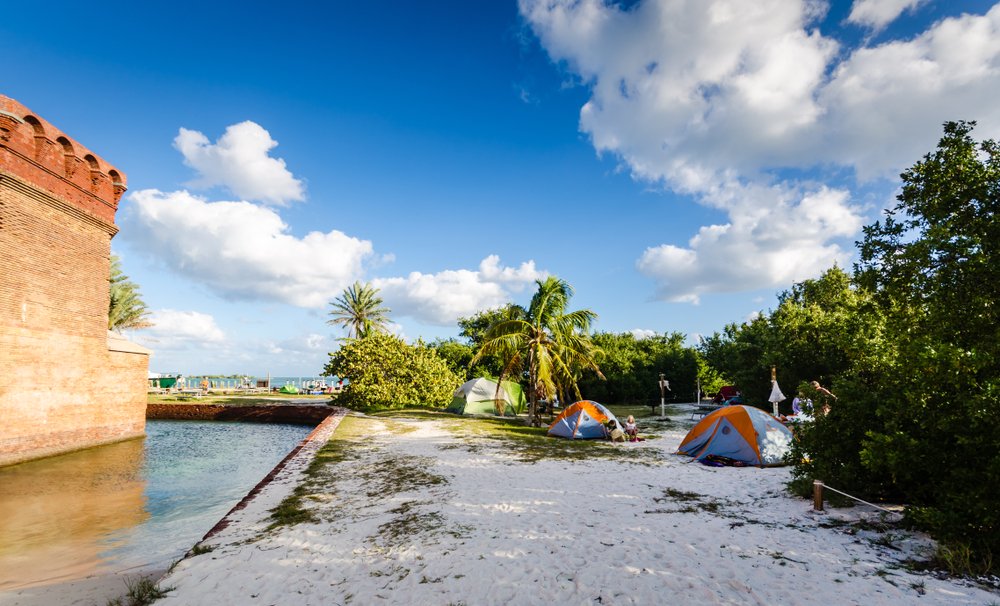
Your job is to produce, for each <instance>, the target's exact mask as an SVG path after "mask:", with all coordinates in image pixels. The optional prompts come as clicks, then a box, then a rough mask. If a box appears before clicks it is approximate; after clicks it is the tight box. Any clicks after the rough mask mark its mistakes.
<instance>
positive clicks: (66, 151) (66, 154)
mask: <svg viewBox="0 0 1000 606" xmlns="http://www.w3.org/2000/svg"><path fill="white" fill-rule="evenodd" d="M56 143H58V144H59V145H61V146H62V150H63V171H64V172H65V173H66V177H67V178H70V179H72V178H73V174H74V173H75V172H76V151H74V150H73V144H72V143H70V141H69V139H67V138H66V137H59V138H58V139H56Z"/></svg>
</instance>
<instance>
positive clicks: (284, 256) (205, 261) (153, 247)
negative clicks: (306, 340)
mask: <svg viewBox="0 0 1000 606" xmlns="http://www.w3.org/2000/svg"><path fill="white" fill-rule="evenodd" d="M128 201H129V207H128V210H127V212H126V218H125V221H124V222H125V223H126V224H127V225H128V229H123V230H122V235H123V236H124V237H126V238H127V239H128V240H129V242H130V243H131V244H132V246H134V247H135V248H137V249H138V250H140V251H142V252H144V253H146V254H148V255H150V256H152V257H153V258H154V259H156V260H157V261H158V262H160V263H162V264H164V265H165V266H167V267H168V268H170V269H172V270H174V271H175V272H177V273H179V274H182V275H183V276H185V277H186V278H188V279H190V280H193V281H195V282H198V283H200V284H203V285H205V286H206V287H207V288H209V289H210V290H211V291H212V292H214V293H216V294H217V295H219V296H221V297H223V298H226V299H231V300H251V301H254V300H256V301H274V302H280V303H287V304H290V305H297V306H300V307H313V308H320V307H323V306H325V305H326V303H327V301H329V300H331V299H332V298H334V297H336V296H338V295H339V294H340V293H341V292H342V291H343V290H344V288H346V287H347V286H348V285H350V284H351V283H353V282H354V281H355V280H358V279H360V278H361V276H362V275H363V274H364V267H363V263H364V261H365V260H366V259H368V258H369V257H372V256H373V251H372V244H371V242H370V241H368V240H359V239H357V238H352V237H350V236H347V235H345V234H344V233H342V232H340V231H337V230H332V231H329V232H326V233H324V232H320V231H314V232H310V233H308V234H306V235H305V236H304V237H301V238H298V237H295V236H292V235H290V234H288V233H287V232H288V231H289V227H288V225H287V224H285V222H284V221H282V220H281V217H280V216H279V215H278V214H277V213H276V212H274V211H273V210H271V209H269V208H266V207H263V206H259V205H256V204H252V203H250V202H208V201H206V200H204V199H203V198H200V197H197V196H194V195H191V194H190V193H188V192H186V191H176V192H170V193H164V192H161V191H158V190H155V189H146V190H141V191H138V192H136V193H134V194H132V195H130V196H129V197H128Z"/></svg>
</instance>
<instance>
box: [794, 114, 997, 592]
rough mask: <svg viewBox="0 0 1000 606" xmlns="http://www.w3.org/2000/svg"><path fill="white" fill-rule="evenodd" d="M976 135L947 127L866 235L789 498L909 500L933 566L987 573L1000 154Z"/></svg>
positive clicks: (993, 488)
mask: <svg viewBox="0 0 1000 606" xmlns="http://www.w3.org/2000/svg"><path fill="white" fill-rule="evenodd" d="M972 126H973V124H971V123H963V122H959V123H948V124H946V125H945V135H944V137H943V138H942V139H941V142H940V143H939V144H938V149H937V151H936V152H935V153H933V154H928V155H926V156H925V157H924V159H923V160H922V161H920V162H918V163H917V164H916V165H914V166H913V167H912V168H911V169H909V170H907V171H906V172H905V173H903V175H902V179H903V189H902V193H901V194H900V195H899V196H898V198H897V199H898V201H899V203H898V204H897V205H896V207H895V208H894V209H893V210H892V211H890V212H889V213H888V217H887V218H886V219H885V221H884V222H882V221H880V222H877V223H875V224H873V225H870V226H868V227H866V228H865V239H864V242H862V243H860V249H861V261H860V263H859V264H858V266H857V267H856V278H855V279H856V282H857V283H858V284H859V285H860V288H858V289H857V291H858V292H859V293H871V294H870V295H868V299H867V301H865V302H864V304H862V305H859V306H857V307H856V309H855V310H854V311H853V312H852V313H853V314H854V317H853V318H848V320H847V321H846V322H845V323H844V330H846V331H850V332H852V333H854V334H851V335H850V336H849V337H848V338H840V339H838V340H839V341H841V342H846V343H848V344H852V346H851V347H848V348H846V349H845V353H846V354H847V359H846V362H844V361H842V362H841V364H842V367H841V370H839V371H837V372H834V373H833V374H832V375H831V376H833V377H834V378H833V386H834V392H835V393H837V395H838V396H839V400H837V402H836V403H835V404H834V405H833V406H832V409H831V412H830V414H829V415H827V416H821V417H819V418H817V420H816V421H815V423H811V424H807V425H806V426H804V427H802V428H801V429H800V433H801V438H802V439H801V441H800V442H799V443H798V445H797V446H796V451H795V453H794V456H795V457H796V458H801V457H808V458H809V460H808V461H807V462H804V463H802V464H800V465H799V466H797V467H796V469H795V470H794V472H793V474H794V476H795V477H796V480H795V481H794V482H793V483H792V488H793V489H798V490H800V491H803V492H805V491H806V490H807V485H808V484H811V480H812V478H820V479H823V480H824V481H826V482H827V483H828V484H830V485H831V486H834V487H836V488H839V489H841V490H846V491H847V492H851V493H852V494H856V495H858V496H860V497H862V498H864V497H868V498H869V499H870V498H877V497H884V498H891V499H896V500H899V501H902V502H905V503H907V504H908V505H909V507H908V509H907V514H908V516H909V519H910V522H911V523H915V524H916V525H918V526H919V527H921V528H923V529H924V530H927V531H929V532H930V533H931V534H932V535H933V536H934V537H935V538H937V539H938V540H939V541H941V543H940V545H941V547H940V550H939V553H938V555H937V561H938V562H939V564H941V565H943V566H946V567H948V568H949V569H950V570H953V571H954V572H961V573H986V572H990V571H991V569H994V566H995V565H994V564H993V561H994V558H993V554H994V553H996V552H997V550H998V548H1000V423H998V421H1000V317H998V316H1000V309H998V307H997V305H996V301H997V295H998V294H1000V293H998V289H1000V220H998V219H997V210H998V207H1000V148H998V146H997V144H996V143H994V142H993V141H985V142H983V143H979V144H977V143H976V142H975V141H974V140H973V139H972V138H971V137H970V135H969V133H970V132H971V130H972ZM848 315H850V314H848ZM817 351H822V348H817ZM824 355H825V356H826V358H830V357H831V356H830V355H829V353H827V354H824ZM831 368H832V369H833V370H835V371H836V367H835V366H831Z"/></svg>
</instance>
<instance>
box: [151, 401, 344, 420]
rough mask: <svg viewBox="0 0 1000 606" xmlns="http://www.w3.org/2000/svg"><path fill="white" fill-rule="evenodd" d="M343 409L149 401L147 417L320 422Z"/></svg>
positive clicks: (283, 405)
mask: <svg viewBox="0 0 1000 606" xmlns="http://www.w3.org/2000/svg"><path fill="white" fill-rule="evenodd" d="M338 410H341V409H339V408H335V407H333V406H291V405H285V404H278V405H275V406H258V405H253V406H224V405H222V404H147V405H146V418H147V419H162V420H171V419H173V420H184V421H243V422H250V423H287V424H289V425H318V424H320V423H321V422H323V420H324V419H326V418H327V417H329V416H330V415H332V414H334V413H335V412H337V411H338Z"/></svg>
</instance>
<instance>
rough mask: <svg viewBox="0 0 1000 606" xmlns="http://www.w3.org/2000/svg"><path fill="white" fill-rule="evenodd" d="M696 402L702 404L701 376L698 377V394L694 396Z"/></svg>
mask: <svg viewBox="0 0 1000 606" xmlns="http://www.w3.org/2000/svg"><path fill="white" fill-rule="evenodd" d="M694 403H695V404H701V377H698V394H697V395H696V396H695V398H694Z"/></svg>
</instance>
